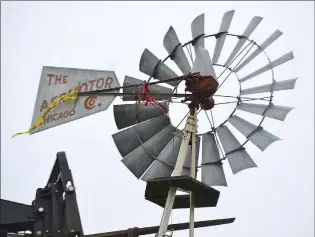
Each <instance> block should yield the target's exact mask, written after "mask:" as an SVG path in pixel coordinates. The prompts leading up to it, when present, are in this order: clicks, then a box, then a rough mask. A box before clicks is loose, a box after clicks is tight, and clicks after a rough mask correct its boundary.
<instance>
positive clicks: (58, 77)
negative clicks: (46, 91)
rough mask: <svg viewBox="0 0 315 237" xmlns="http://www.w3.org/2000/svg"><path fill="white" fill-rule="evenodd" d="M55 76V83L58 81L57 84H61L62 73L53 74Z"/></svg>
mask: <svg viewBox="0 0 315 237" xmlns="http://www.w3.org/2000/svg"><path fill="white" fill-rule="evenodd" d="M55 77H56V79H55V84H57V82H59V84H61V80H62V75H55Z"/></svg>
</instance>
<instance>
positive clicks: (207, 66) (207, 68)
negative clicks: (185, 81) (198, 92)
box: [191, 48, 217, 79]
mask: <svg viewBox="0 0 315 237" xmlns="http://www.w3.org/2000/svg"><path fill="white" fill-rule="evenodd" d="M191 72H200V75H201V76H209V75H210V76H212V77H213V78H214V79H217V76H216V74H215V70H214V68H213V66H212V62H211V59H210V55H209V52H208V50H206V49H204V48H198V51H196V59H195V62H194V65H193V67H192V69H191Z"/></svg>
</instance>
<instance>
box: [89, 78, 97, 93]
mask: <svg viewBox="0 0 315 237" xmlns="http://www.w3.org/2000/svg"><path fill="white" fill-rule="evenodd" d="M94 82H96V79H95V80H91V81H89V83H90V85H91V86H90V91H91V90H92V88H93V85H94Z"/></svg>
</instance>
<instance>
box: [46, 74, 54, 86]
mask: <svg viewBox="0 0 315 237" xmlns="http://www.w3.org/2000/svg"><path fill="white" fill-rule="evenodd" d="M47 76H48V77H49V82H48V85H49V86H50V84H51V79H52V78H53V77H54V76H55V75H54V74H47Z"/></svg>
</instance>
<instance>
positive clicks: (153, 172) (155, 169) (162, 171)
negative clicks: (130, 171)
mask: <svg viewBox="0 0 315 237" xmlns="http://www.w3.org/2000/svg"><path fill="white" fill-rule="evenodd" d="M173 169H174V168H173V167H171V166H169V165H166V164H164V163H163V162H161V161H160V160H155V161H154V162H153V164H152V165H151V166H150V167H149V169H148V170H147V171H146V172H145V173H144V175H143V176H142V177H141V180H143V181H146V182H147V181H148V180H149V179H157V178H162V177H170V176H171V175H172V172H173Z"/></svg>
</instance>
